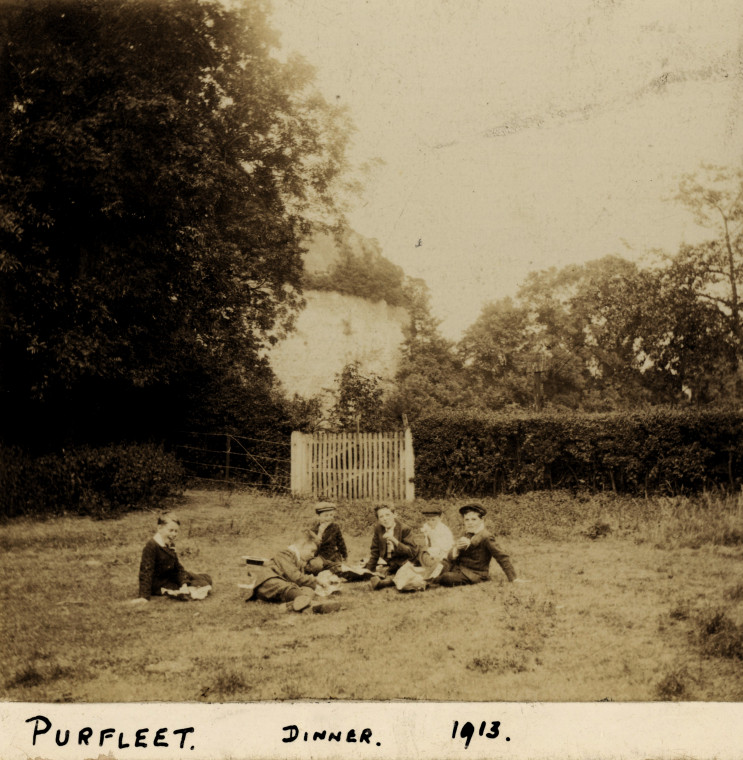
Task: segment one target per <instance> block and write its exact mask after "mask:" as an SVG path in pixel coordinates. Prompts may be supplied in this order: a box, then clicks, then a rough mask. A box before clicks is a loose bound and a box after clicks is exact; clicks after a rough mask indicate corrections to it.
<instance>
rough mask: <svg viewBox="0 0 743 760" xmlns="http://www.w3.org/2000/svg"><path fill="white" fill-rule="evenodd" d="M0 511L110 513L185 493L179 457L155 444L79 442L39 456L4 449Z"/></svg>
mask: <svg viewBox="0 0 743 760" xmlns="http://www.w3.org/2000/svg"><path fill="white" fill-rule="evenodd" d="M0 457H2V463H3V467H2V468H1V469H0V515H2V516H3V517H16V516H19V515H38V514H59V513H63V512H72V513H76V514H83V515H92V516H94V517H112V516H115V515H118V514H121V513H122V512H126V511H129V510H132V509H142V508H157V507H159V506H161V505H162V502H163V501H164V500H165V499H166V498H167V497H169V496H176V495H179V494H180V493H182V490H183V482H184V474H183V469H182V467H181V465H180V464H179V463H178V461H177V460H176V458H175V457H174V456H173V455H172V454H170V453H168V452H166V451H164V450H163V449H162V447H160V446H156V445H153V444H115V445H110V446H105V447H102V448H91V447H81V448H75V449H67V450H63V451H61V452H59V453H55V454H47V455H45V456H41V457H35V458H33V457H29V456H27V455H25V454H24V453H23V452H22V451H20V450H19V449H16V448H0Z"/></svg>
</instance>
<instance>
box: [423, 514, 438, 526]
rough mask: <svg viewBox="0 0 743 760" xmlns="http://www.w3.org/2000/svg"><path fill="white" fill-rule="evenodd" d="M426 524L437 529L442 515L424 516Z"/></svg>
mask: <svg viewBox="0 0 743 760" xmlns="http://www.w3.org/2000/svg"><path fill="white" fill-rule="evenodd" d="M424 517H425V518H426V522H427V523H428V524H429V525H430V526H431V527H432V528H435V527H436V526H437V525H438V524H439V523H440V522H441V515H424Z"/></svg>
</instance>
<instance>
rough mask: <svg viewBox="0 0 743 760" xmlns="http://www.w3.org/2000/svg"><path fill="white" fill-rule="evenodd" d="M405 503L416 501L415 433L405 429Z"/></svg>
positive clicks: (407, 428)
mask: <svg viewBox="0 0 743 760" xmlns="http://www.w3.org/2000/svg"><path fill="white" fill-rule="evenodd" d="M403 471H404V477H405V501H415V456H414V454H413V433H412V431H411V430H410V428H409V427H406V428H405V463H404V466H403Z"/></svg>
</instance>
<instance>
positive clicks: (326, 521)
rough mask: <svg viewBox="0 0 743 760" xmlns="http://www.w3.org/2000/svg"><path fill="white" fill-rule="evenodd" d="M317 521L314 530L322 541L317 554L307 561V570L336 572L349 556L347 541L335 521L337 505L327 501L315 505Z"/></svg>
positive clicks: (315, 572) (314, 572) (312, 571)
mask: <svg viewBox="0 0 743 760" xmlns="http://www.w3.org/2000/svg"><path fill="white" fill-rule="evenodd" d="M315 514H316V515H317V522H316V523H314V524H313V526H312V532H313V533H314V534H315V535H316V536H317V537H318V539H319V541H320V543H319V544H318V547H317V556H316V557H314V558H313V559H311V560H310V561H309V562H308V563H307V572H310V573H313V574H315V575H317V573H319V572H321V571H322V570H331V571H333V572H336V571H337V570H338V569H339V566H340V564H341V563H342V562H345V561H346V558H347V557H348V550H347V549H346V542H345V541H344V540H343V533H342V532H341V528H340V525H338V523H337V522H335V516H336V507H335V504H331V503H330V502H327V501H321V502H320V503H319V504H317V505H316V506H315Z"/></svg>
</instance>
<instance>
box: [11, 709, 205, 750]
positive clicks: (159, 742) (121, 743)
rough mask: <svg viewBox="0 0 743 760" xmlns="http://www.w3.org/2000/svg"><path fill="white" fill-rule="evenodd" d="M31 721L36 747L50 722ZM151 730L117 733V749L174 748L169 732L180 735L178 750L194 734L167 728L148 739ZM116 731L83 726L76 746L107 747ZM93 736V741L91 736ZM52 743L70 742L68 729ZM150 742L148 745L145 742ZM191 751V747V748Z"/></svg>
mask: <svg viewBox="0 0 743 760" xmlns="http://www.w3.org/2000/svg"><path fill="white" fill-rule="evenodd" d="M31 721H34V727H33V729H34V735H33V741H32V742H31V743H32V744H33V745H36V737H37V736H43V735H44V734H48V733H49V732H50V731H51V729H52V722H51V721H50V720H49V718H47V717H46V716H45V715H34V717H33V718H28V719H27V720H26V723H31ZM150 730H151V729H149V728H140V729H137V730H136V731H134V733H133V734H132V733H129V734H125V733H124V732H123V731H119V732H118V734H119V740H118V743H117V746H118V748H119V749H126V748H127V747H170V746H176V745H175V741H174V740H173V737H171V741H172V742H173V743H172V744H168V741H167V737H168V731H170V733H171V734H174V735H175V736H178V735H180V749H183V748H184V745H185V743H186V737H187V736H188V735H189V734H192V733H193V732H194V728H193V726H191V727H190V728H175V729H172V730H171V729H168V728H158V729H156V730H155V729H152V733H153V734H154V736H150V737H148V736H147V734H148V733H149V731H150ZM116 733H117V731H116V729H115V728H102V729H100V731H93V729H92V728H90V727H89V726H85V727H84V728H81V729H80V730H79V731H78V732H77V737H76V738H77V743H78V745H81V744H84V745H85V746H86V747H88V746H94V747H95V746H98V747H102V746H103V744H104V742H109V744H108V746H113V745H112V740H113V739H114V737H115V736H116ZM94 734H95V739H93V735H94ZM72 736H73V744H74V742H75V738H74V737H75V733H74V732H73V733H72ZM48 739H49V740H51V736H49V737H48ZM91 739H93V744H92V745H90V744H89V742H90V740H91ZM54 741H55V742H56V743H57V746H58V747H64V746H65V744H67V743H68V742H69V741H70V729H69V728H66V729H64V732H63V731H62V730H61V729H59V728H58V729H57V730H56V734H55V736H54ZM148 741H150V744H148V743H147V742H148ZM191 749H193V747H191Z"/></svg>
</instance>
